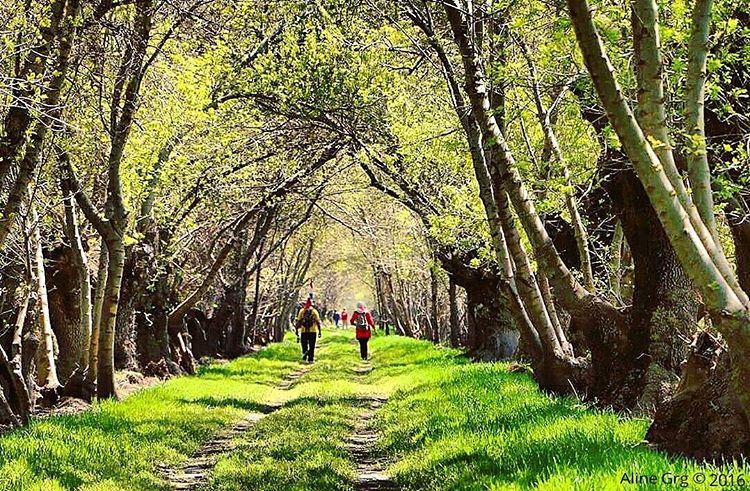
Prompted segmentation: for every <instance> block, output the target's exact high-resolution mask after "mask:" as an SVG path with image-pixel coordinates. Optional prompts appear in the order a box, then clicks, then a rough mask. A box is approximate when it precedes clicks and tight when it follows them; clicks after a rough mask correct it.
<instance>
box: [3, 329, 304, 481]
mask: <svg viewBox="0 0 750 491" xmlns="http://www.w3.org/2000/svg"><path fill="white" fill-rule="evenodd" d="M297 359H298V355H297V350H296V348H295V347H294V346H293V345H292V344H291V343H287V344H280V345H274V346H272V347H270V348H269V349H267V350H264V351H262V352H260V353H258V354H256V355H255V356H252V357H247V358H242V359H239V360H236V361H233V362H231V363H228V364H225V365H215V366H209V367H205V368H203V369H202V370H201V373H200V375H199V376H195V377H181V378H177V379H173V380H170V381H168V382H166V383H163V384H161V385H159V386H157V387H154V388H150V389H145V390H143V391H141V392H138V393H136V394H134V395H132V396H130V397H128V398H127V399H125V400H124V401H121V402H116V401H105V402H103V403H101V404H97V405H95V406H94V408H93V409H92V410H90V411H87V412H84V413H82V414H78V415H74V416H55V417H51V418H47V419H38V420H34V421H32V422H31V424H30V425H29V426H28V427H26V428H22V429H19V430H16V431H12V432H10V433H8V434H5V435H3V436H2V437H0V489H2V490H44V491H51V490H60V489H83V490H124V489H128V490H158V489H165V487H164V482H162V481H161V479H160V478H159V475H158V470H157V469H156V465H157V463H160V462H163V463H167V464H177V463H179V462H181V461H183V460H184V459H185V458H187V456H188V455H189V454H191V453H192V452H193V451H194V450H195V449H196V448H198V447H199V446H200V444H201V443H202V442H204V441H206V440H207V439H209V438H210V437H211V435H213V434H214V433H215V432H216V431H217V430H218V429H219V428H220V427H223V426H226V425H229V424H231V423H232V422H233V421H235V420H237V419H239V418H240V417H241V416H242V415H244V414H245V413H246V412H247V411H249V410H252V409H254V408H258V407H261V406H262V405H263V403H264V402H267V401H268V400H270V399H273V398H274V397H278V395H277V394H276V393H275V389H274V387H275V385H276V384H277V383H278V381H279V380H281V378H282V377H283V375H284V374H286V373H288V372H290V371H291V370H293V369H294V367H296V366H297V365H298V363H297V361H296V360H297Z"/></svg>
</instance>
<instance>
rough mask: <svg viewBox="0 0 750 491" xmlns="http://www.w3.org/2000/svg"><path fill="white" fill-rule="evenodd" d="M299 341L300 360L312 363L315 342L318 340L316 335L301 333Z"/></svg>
mask: <svg viewBox="0 0 750 491" xmlns="http://www.w3.org/2000/svg"><path fill="white" fill-rule="evenodd" d="M300 339H301V341H302V359H303V360H307V361H313V358H315V340H316V339H318V333H316V332H303V333H302V335H301V336H300Z"/></svg>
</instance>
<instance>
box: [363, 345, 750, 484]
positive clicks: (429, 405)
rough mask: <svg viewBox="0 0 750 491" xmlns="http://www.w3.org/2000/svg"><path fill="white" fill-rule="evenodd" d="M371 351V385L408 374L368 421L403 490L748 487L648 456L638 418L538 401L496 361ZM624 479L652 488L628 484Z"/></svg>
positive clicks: (528, 382)
mask: <svg viewBox="0 0 750 491" xmlns="http://www.w3.org/2000/svg"><path fill="white" fill-rule="evenodd" d="M373 344H374V346H373V348H374V350H376V351H377V352H380V353H382V355H381V361H382V364H383V365H382V367H380V369H379V370H376V371H375V372H373V374H372V377H373V378H377V377H380V379H379V380H380V381H381V382H382V383H387V384H392V383H393V380H392V379H391V380H389V379H390V378H391V377H392V376H393V375H396V377H400V376H401V368H400V367H401V366H409V367H411V368H410V369H409V374H410V376H409V380H408V382H405V381H403V380H401V381H400V382H398V383H397V385H398V387H397V388H396V390H395V392H393V395H392V396H391V398H390V400H389V402H388V403H387V404H386V405H385V406H383V408H382V409H381V410H380V411H379V413H378V414H377V426H378V429H379V432H380V434H381V438H380V441H379V445H380V449H381V451H382V452H384V453H385V454H387V455H388V456H389V457H390V460H391V462H392V465H391V466H390V468H389V471H390V472H391V474H392V475H393V476H394V478H395V479H396V480H397V482H398V483H399V484H400V485H402V486H403V487H404V488H406V489H419V490H484V489H490V490H521V489H543V490H597V491H598V490H610V489H611V490H616V489H617V490H619V489H633V490H635V489H685V488H689V489H720V488H721V486H711V481H712V477H711V475H712V474H724V475H734V476H735V478H736V477H737V476H739V475H742V476H744V479H746V480H747V481H748V482H747V486H748V487H750V468H748V467H747V466H745V467H743V466H742V465H738V464H734V463H732V464H729V465H726V466H723V467H715V466H701V465H697V464H695V463H692V462H689V461H687V460H685V459H679V458H669V457H667V456H665V455H663V454H661V453H658V452H654V451H652V450H650V449H648V448H647V447H646V446H645V445H643V444H642V441H643V437H644V435H645V432H646V429H647V428H648V424H649V423H648V421H646V420H644V419H638V418H628V417H623V416H619V415H617V414H615V413H612V412H607V411H598V410H593V409H591V408H589V407H587V406H585V405H583V404H581V403H580V402H579V401H577V400H575V399H572V398H561V397H550V396H548V395H545V394H543V393H542V392H540V391H539V389H538V387H537V386H536V384H535V383H534V382H533V380H532V379H531V377H530V376H529V375H526V374H517V373H513V374H512V373H509V372H508V370H507V369H508V366H507V365H506V364H504V363H477V364H469V363H466V360H464V359H463V358H462V357H460V356H458V353H456V352H455V351H452V350H447V349H443V350H440V349H434V348H432V347H430V346H428V344H427V343H424V342H420V341H414V340H408V339H397V338H389V339H382V338H381V339H376V340H375V341H374V343H373ZM378 372H379V373H378ZM626 473H629V474H630V475H632V474H633V473H635V474H637V475H641V476H655V477H656V479H657V483H656V484H645V485H637V484H628V483H627V482H626V481H623V475H625V474H626ZM674 476H684V477H678V478H675V477H674ZM702 477H705V478H706V482H704V483H696V481H700V480H701V478H702ZM681 479H682V480H681ZM674 480H676V481H677V482H670V481H674ZM725 487H727V486H725Z"/></svg>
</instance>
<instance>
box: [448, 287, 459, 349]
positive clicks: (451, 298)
mask: <svg viewBox="0 0 750 491" xmlns="http://www.w3.org/2000/svg"><path fill="white" fill-rule="evenodd" d="M448 302H449V303H450V340H451V347H452V348H458V347H459V346H461V324H460V322H461V321H460V319H459V314H458V298H457V292H456V282H455V281H453V277H452V276H450V277H449V280H448Z"/></svg>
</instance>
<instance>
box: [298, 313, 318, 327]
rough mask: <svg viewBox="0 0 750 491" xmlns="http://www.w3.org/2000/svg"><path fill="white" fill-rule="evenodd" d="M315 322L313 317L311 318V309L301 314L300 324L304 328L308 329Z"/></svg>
mask: <svg viewBox="0 0 750 491" xmlns="http://www.w3.org/2000/svg"><path fill="white" fill-rule="evenodd" d="M314 322H315V319H313V314H312V309H307V310H305V313H304V314H302V321H301V322H300V324H302V327H304V328H305V329H310V328H311V327H312V326H313V323H314Z"/></svg>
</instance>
